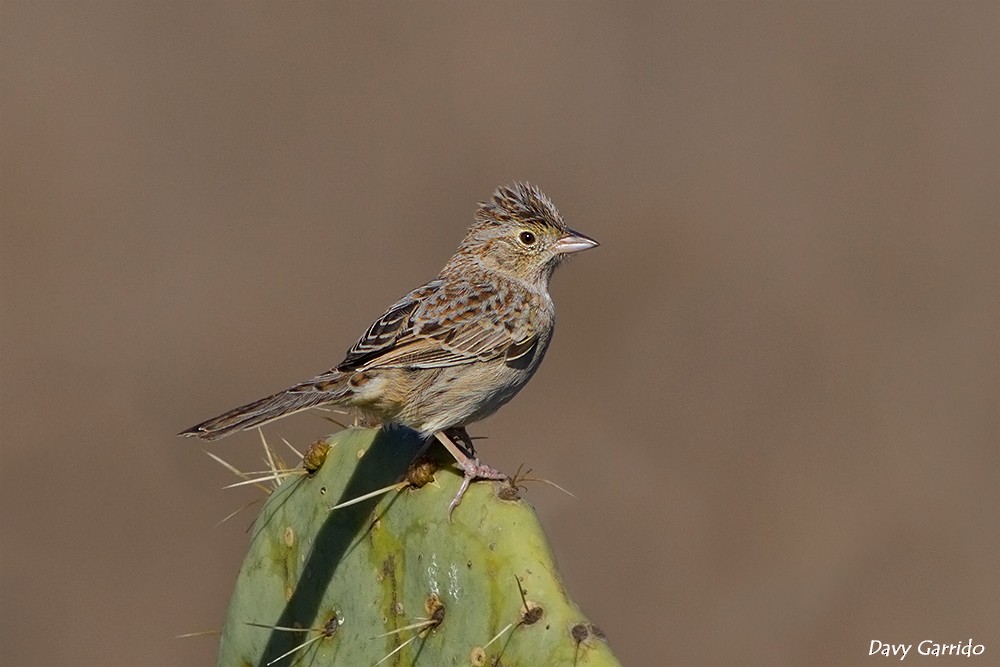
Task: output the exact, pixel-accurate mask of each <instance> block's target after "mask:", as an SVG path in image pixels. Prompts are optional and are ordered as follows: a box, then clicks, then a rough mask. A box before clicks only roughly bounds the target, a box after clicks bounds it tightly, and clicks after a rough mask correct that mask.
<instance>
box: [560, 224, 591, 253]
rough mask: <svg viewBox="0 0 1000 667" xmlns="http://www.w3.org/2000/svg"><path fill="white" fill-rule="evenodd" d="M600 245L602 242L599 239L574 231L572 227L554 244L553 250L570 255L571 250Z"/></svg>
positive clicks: (576, 250) (575, 250)
mask: <svg viewBox="0 0 1000 667" xmlns="http://www.w3.org/2000/svg"><path fill="white" fill-rule="evenodd" d="M599 245H600V244H599V243H598V242H597V241H595V240H594V239H592V238H590V237H589V236H584V235H583V234H581V233H580V232H574V231H573V230H572V229H567V230H566V234H565V235H564V236H563V237H562V238H560V239H559V240H558V241H556V242H555V244H554V245H553V246H552V250H553V252H555V253H556V254H557V255H568V254H570V253H571V252H580V251H581V250H589V249H591V248H595V247H597V246H599Z"/></svg>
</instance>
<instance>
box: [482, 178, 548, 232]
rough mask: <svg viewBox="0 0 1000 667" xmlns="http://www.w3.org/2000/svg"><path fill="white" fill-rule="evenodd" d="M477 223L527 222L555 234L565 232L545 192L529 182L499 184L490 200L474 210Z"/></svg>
mask: <svg viewBox="0 0 1000 667" xmlns="http://www.w3.org/2000/svg"><path fill="white" fill-rule="evenodd" d="M476 222H477V223H479V224H490V223H492V224H505V223H511V222H513V223H528V224H532V223H533V224H536V225H542V226H545V227H552V228H553V229H555V230H558V231H564V230H565V229H566V223H564V222H563V219H562V216H561V215H559V211H558V210H557V209H556V207H555V204H553V203H552V201H551V200H550V199H549V198H548V197H547V196H545V193H544V192H542V191H541V190H539V189H538V188H537V187H535V186H534V185H531V184H530V183H514V184H513V185H502V186H500V187H498V188H497V189H496V191H495V192H494V193H493V197H492V199H491V200H490V201H487V202H480V203H479V208H478V209H477V210H476Z"/></svg>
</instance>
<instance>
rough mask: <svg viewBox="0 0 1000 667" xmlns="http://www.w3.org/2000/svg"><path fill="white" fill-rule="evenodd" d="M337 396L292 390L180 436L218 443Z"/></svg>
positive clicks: (241, 407)
mask: <svg viewBox="0 0 1000 667" xmlns="http://www.w3.org/2000/svg"><path fill="white" fill-rule="evenodd" d="M335 400H336V396H335V395H331V394H329V393H326V392H322V391H293V390H291V389H288V390H285V391H282V392H279V393H277V394H273V395H271V396H267V397H265V398H261V399H259V400H256V401H254V402H253V403H247V404H246V405H241V406H240V407H238V408H233V409H232V410H230V411H229V412H225V413H223V414H221V415H219V416H218V417H213V418H212V419H209V420H208V421H205V422H202V423H200V424H198V425H196V426H192V427H191V428H189V429H187V430H185V431H181V432H180V433H179V434H178V435H182V436H185V437H195V438H201V439H202V440H218V439H219V438H224V437H226V436H227V435H230V434H231V433H235V432H236V431H242V430H245V429H248V428H254V427H256V426H263V425H264V424H266V423H268V422H271V421H274V420H275V419H280V418H281V417H286V416H288V415H290V414H294V413H296V412H301V411H302V410H307V409H309V408H312V407H316V406H317V405H323V404H324V403H331V402H334V401H335Z"/></svg>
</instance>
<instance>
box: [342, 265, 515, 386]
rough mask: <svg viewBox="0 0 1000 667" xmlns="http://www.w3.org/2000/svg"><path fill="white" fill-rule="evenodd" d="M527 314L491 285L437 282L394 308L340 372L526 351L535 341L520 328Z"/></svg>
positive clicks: (454, 363)
mask: <svg viewBox="0 0 1000 667" xmlns="http://www.w3.org/2000/svg"><path fill="white" fill-rule="evenodd" d="M515 305H516V306H523V305H524V304H521V303H519V304H515ZM525 310H526V309H525V308H523V307H516V308H514V309H513V311H515V312H512V308H511V304H510V303H509V299H508V298H506V293H505V292H501V291H500V290H498V289H497V288H496V287H495V286H493V285H490V284H485V283H478V284H471V283H458V284H456V283H445V282H443V281H439V280H438V281H433V282H431V283H428V284H427V285H425V286H424V287H421V288H419V289H417V290H414V291H413V292H411V293H410V294H408V295H406V296H405V297H404V298H403V299H400V300H399V301H398V302H396V303H395V304H393V306H392V307H391V308H389V310H388V311H386V313H385V314H384V315H383V316H382V317H380V318H379V319H378V320H376V321H375V323H374V324H372V326H371V327H369V329H368V331H366V332H365V334H364V335H363V336H362V337H361V338H360V339H359V340H358V342H357V343H355V344H354V347H352V348H351V349H350V351H349V352H348V353H347V358H345V359H344V361H343V362H341V364H340V365H339V366H337V370H338V371H341V372H344V371H353V370H369V369H372V370H374V369H379V368H442V367H446V366H460V365H463V364H469V363H472V362H475V361H484V360H488V359H495V358H497V357H501V356H503V355H505V354H507V352H508V350H510V349H512V348H513V349H514V350H515V351H519V350H524V349H525V346H526V345H528V346H530V345H531V342H532V340H533V338H534V337H533V336H531V335H524V334H523V333H522V331H520V330H522V329H523V327H521V326H515V324H516V322H517V320H518V319H519V318H520V317H521V316H523V314H524V313H525ZM519 334H520V335H519Z"/></svg>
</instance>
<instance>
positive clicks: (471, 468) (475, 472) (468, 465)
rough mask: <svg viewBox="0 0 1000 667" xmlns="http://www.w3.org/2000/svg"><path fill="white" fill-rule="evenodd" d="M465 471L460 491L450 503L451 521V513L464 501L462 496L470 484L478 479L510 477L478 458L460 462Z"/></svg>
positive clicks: (449, 516)
mask: <svg viewBox="0 0 1000 667" xmlns="http://www.w3.org/2000/svg"><path fill="white" fill-rule="evenodd" d="M460 467H461V468H462V472H463V478H462V485H461V486H459V487H458V493H456V494H455V497H454V498H453V499H452V501H451V503H450V504H449V505H448V521H451V514H452V512H454V511H455V508H456V507H458V504H459V503H460V502H462V496H464V495H465V492H466V491H468V489H469V485H470V484H471V483H472V482H474V481H475V480H477V479H491V480H507V479H509V477H507V475H505V474H504V473H502V472H500V471H499V470H497V469H496V468H494V467H492V466H488V465H486V464H485V463H480V462H479V459H478V458H468V459H466V460H465V461H463V462H462V463H461V464H460Z"/></svg>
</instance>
